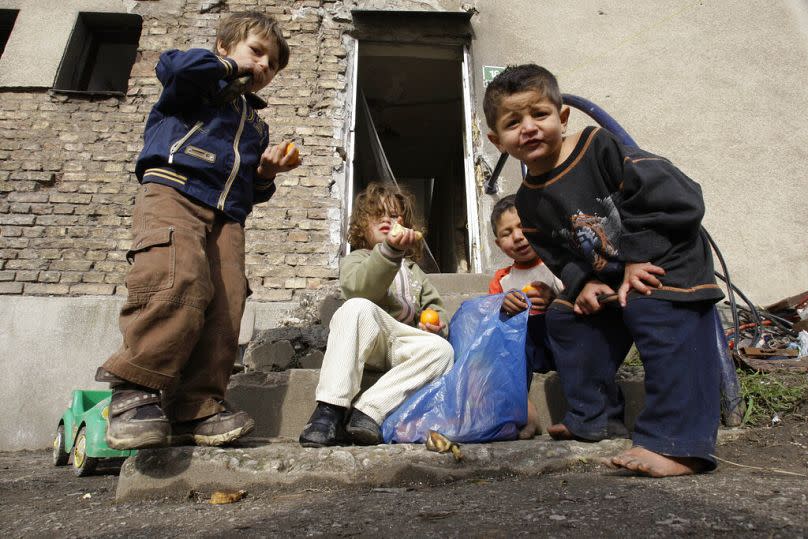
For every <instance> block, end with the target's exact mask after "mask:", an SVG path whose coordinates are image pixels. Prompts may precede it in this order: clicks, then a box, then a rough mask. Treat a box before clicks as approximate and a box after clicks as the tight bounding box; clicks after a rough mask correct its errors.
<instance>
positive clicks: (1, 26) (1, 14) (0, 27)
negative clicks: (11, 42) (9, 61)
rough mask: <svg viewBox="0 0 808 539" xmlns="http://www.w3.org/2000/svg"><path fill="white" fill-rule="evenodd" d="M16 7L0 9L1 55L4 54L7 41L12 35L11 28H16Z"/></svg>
mask: <svg viewBox="0 0 808 539" xmlns="http://www.w3.org/2000/svg"><path fill="white" fill-rule="evenodd" d="M17 13H19V11H18V10H16V9H0V56H3V51H4V50H6V43H8V38H9V37H10V36H11V30H12V29H13V28H14V21H16V20H17Z"/></svg>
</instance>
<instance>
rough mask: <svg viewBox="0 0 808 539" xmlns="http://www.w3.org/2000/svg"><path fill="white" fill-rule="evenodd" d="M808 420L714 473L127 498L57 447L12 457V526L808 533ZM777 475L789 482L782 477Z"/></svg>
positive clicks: (8, 474)
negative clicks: (56, 457)
mask: <svg viewBox="0 0 808 539" xmlns="http://www.w3.org/2000/svg"><path fill="white" fill-rule="evenodd" d="M807 447H808V421H806V420H805V419H804V418H802V417H799V416H798V417H796V418H793V419H791V418H786V419H784V420H783V421H782V422H781V423H779V424H778V425H777V426H776V427H774V428H758V429H751V430H749V431H747V432H745V433H744V434H743V435H742V436H741V437H740V438H738V439H736V440H734V441H731V442H729V443H726V444H724V445H722V446H721V447H720V448H719V452H718V456H719V457H720V458H723V459H725V460H730V461H733V462H736V463H741V464H745V465H748V466H757V467H759V468H763V470H759V469H753V468H742V467H738V466H735V465H730V464H725V463H722V464H721V466H720V467H719V470H718V471H717V472H715V473H712V474H707V475H701V476H696V477H684V478H673V479H662V480H658V479H647V478H638V477H631V476H626V475H624V474H622V473H618V472H614V471H610V470H607V469H605V468H601V467H597V466H590V467H586V468H584V467H581V468H577V469H572V470H569V471H567V472H563V473H554V474H549V475H545V476H539V477H510V478H504V479H502V478H500V479H490V480H474V481H466V482H459V483H453V484H449V485H445V486H439V487H434V486H433V487H427V486H423V485H413V486H412V487H411V488H391V489H368V488H364V489H357V488H351V489H328V490H310V489H309V490H304V491H302V492H284V493H261V494H256V495H250V494H249V493H248V494H247V496H246V497H245V498H244V499H243V500H241V501H239V502H237V503H233V504H230V505H210V504H209V503H208V501H207V500H204V499H197V498H196V497H193V496H192V497H190V498H189V499H188V500H186V501H183V502H176V501H167V500H157V501H142V502H129V503H121V504H116V503H115V487H116V481H117V477H116V476H115V475H114V474H107V475H104V474H100V475H96V476H92V477H85V478H78V477H74V476H73V473H72V470H71V469H70V468H68V467H64V468H54V467H52V466H51V464H50V455H49V453H47V452H45V451H35V452H31V451H27V452H13V453H10V452H6V453H0V529H2V530H4V531H5V532H6V533H8V534H10V535H11V536H13V537H23V536H24V537H31V536H35V537H42V536H48V537H154V536H161V537H180V536H188V535H194V536H203V537H215V536H227V537H230V536H245V537H259V536H274V535H281V534H283V535H293V536H303V535H305V536H378V535H391V534H396V535H405V536H417V535H421V534H424V533H430V534H434V533H439V534H440V535H441V536H453V537H454V536H473V537H482V536H486V537H487V536H511V535H528V534H529V535H541V536H561V535H569V534H572V533H574V534H576V535H581V536H584V537H590V536H593V537H601V536H605V537H613V536H632V537H633V536H645V535H655V536H663V537H666V536H681V535H700V536H704V535H707V536H716V535H724V536H733V537H736V536H748V537H759V536H765V537H804V536H808V498H807V496H808V450H806V448H807ZM775 469H777V470H781V471H783V472H791V473H792V474H797V475H789V474H786V473H779V472H776V471H775Z"/></svg>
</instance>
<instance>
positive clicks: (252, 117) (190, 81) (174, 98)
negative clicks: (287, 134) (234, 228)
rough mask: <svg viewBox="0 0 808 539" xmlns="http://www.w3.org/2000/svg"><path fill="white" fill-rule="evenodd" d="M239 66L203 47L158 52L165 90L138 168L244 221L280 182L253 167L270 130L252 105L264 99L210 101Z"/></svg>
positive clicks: (145, 177) (147, 177) (149, 178)
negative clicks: (254, 206) (221, 103)
mask: <svg viewBox="0 0 808 539" xmlns="http://www.w3.org/2000/svg"><path fill="white" fill-rule="evenodd" d="M237 69H238V66H237V64H236V62H235V61H234V60H233V59H231V58H225V57H221V56H217V55H216V54H214V53H212V52H210V51H208V50H204V49H190V50H187V51H178V50H169V51H166V52H164V53H163V54H161V55H160V61H159V62H158V63H157V67H156V68H155V71H156V73H157V78H158V79H159V80H160V82H161V83H162V85H163V92H162V93H161V94H160V98H159V99H158V100H157V103H156V104H155V105H154V107H152V110H151V112H150V113H149V118H148V120H146V131H145V133H144V135H143V139H144V144H143V150H142V151H141V152H140V156H139V157H138V160H137V165H136V166H135V174H136V175H137V178H138V181H140V182H141V183H148V182H154V183H160V184H163V185H167V186H169V187H173V188H174V189H176V190H177V191H180V192H182V193H184V194H186V195H188V196H189V197H191V198H193V199H195V200H198V201H199V202H201V203H202V204H205V205H206V206H210V207H211V208H215V209H217V210H219V211H221V212H222V213H224V214H225V215H226V216H227V217H229V218H231V219H233V220H235V221H238V222H239V223H241V224H244V221H245V219H246V218H247V215H249V214H250V212H251V211H252V207H253V204H258V203H260V202H265V201H267V200H269V199H270V197H272V195H273V193H275V181H274V179H273V180H264V179H262V178H260V177H259V176H258V174H257V172H256V169H257V168H258V164H259V160H260V157H261V154H262V153H263V152H264V150H265V149H266V147H267V145H268V144H269V133H268V129H267V125H266V123H264V121H263V120H261V118H259V117H258V114H256V112H255V110H256V109H261V108H264V107H266V103H265V102H264V101H263V100H262V99H261V98H259V97H258V96H255V95H252V94H247V95H246V96H240V97H238V98H237V99H235V100H234V101H231V102H230V103H226V104H223V105H216V104H214V102H213V98H214V96H215V95H216V94H217V93H218V92H219V91H220V90H221V89H222V88H223V87H224V86H225V85H226V84H227V82H228V81H230V80H232V79H234V78H235V77H236V75H237Z"/></svg>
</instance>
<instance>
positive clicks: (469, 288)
mask: <svg viewBox="0 0 808 539" xmlns="http://www.w3.org/2000/svg"><path fill="white" fill-rule="evenodd" d="M427 277H429V280H430V282H431V283H432V284H433V285H435V288H437V289H438V292H440V295H441V296H450V295H474V296H479V295H480V294H486V293H488V282H489V281H490V280H491V275H487V274H483V273H430V274H429V275H428V276H427Z"/></svg>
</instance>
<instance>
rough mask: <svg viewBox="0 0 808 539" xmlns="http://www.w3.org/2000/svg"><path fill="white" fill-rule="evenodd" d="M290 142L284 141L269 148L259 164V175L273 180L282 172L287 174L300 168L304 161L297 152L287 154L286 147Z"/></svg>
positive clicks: (262, 155)
mask: <svg viewBox="0 0 808 539" xmlns="http://www.w3.org/2000/svg"><path fill="white" fill-rule="evenodd" d="M288 144H290V142H289V141H287V140H284V141H283V142H281V143H280V144H276V145H275V146H268V147H267V149H266V150H264V153H262V154H261V162H260V163H259V164H258V175H259V176H260V177H261V178H263V179H265V180H271V179H273V178H274V177H275V176H276V175H278V173H280V172H287V171H289V170H292V169H295V168H297V167H299V166H300V164H301V163H302V162H303V159H302V158H301V157H300V156H299V154H298V153H297V152H292V153H286V146H287V145H288Z"/></svg>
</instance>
